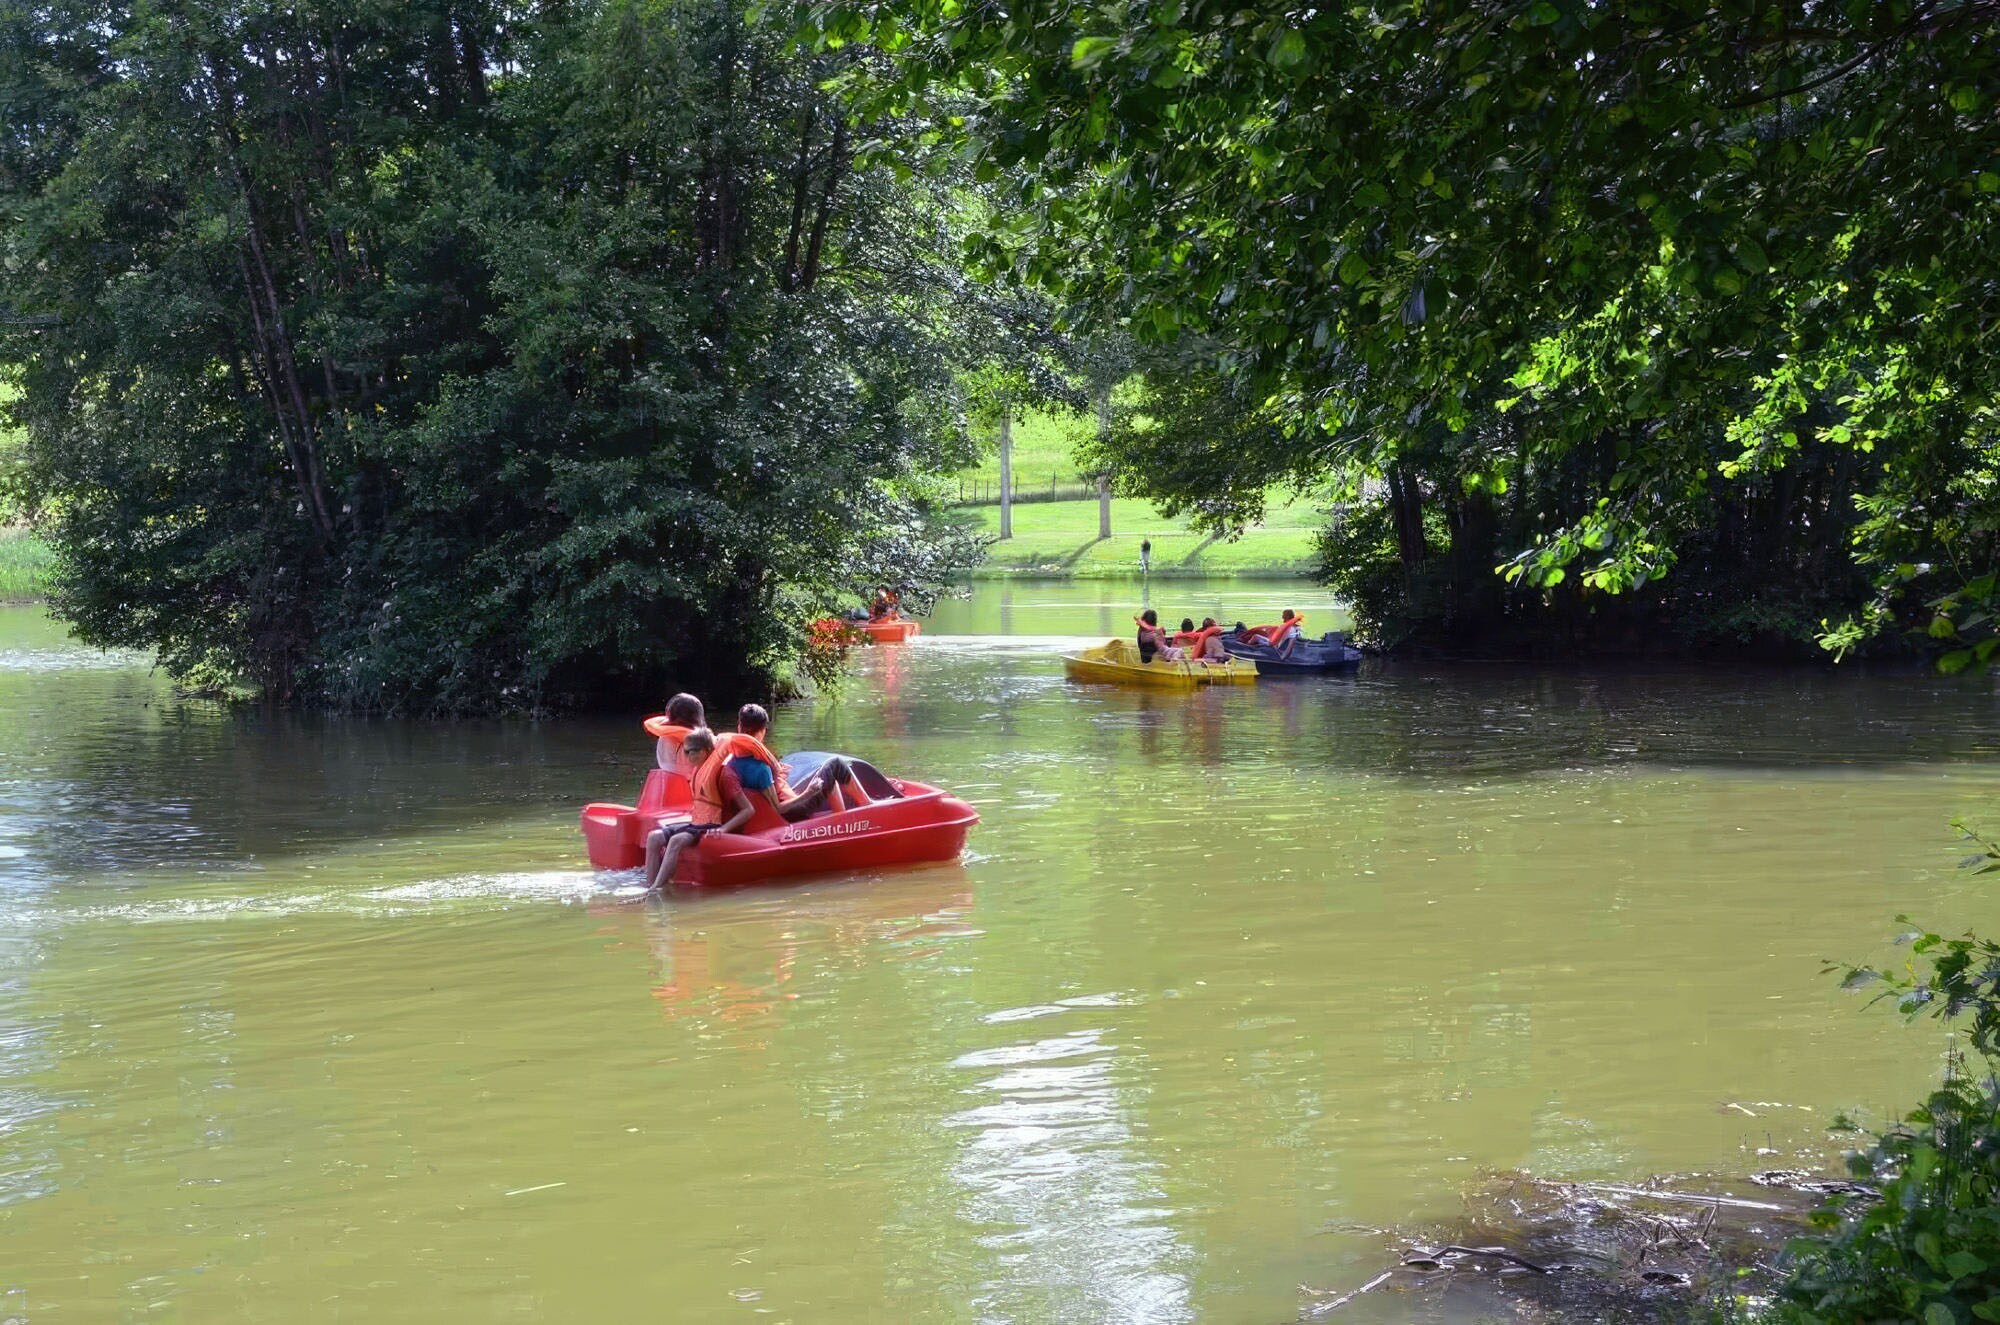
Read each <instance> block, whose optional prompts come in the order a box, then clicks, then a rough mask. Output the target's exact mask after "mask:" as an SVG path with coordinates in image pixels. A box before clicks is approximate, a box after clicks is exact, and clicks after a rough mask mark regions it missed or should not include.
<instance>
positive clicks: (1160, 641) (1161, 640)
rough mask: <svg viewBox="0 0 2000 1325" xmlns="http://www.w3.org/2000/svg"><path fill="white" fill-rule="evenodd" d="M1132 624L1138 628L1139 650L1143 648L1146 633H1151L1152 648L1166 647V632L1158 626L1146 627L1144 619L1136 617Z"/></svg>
mask: <svg viewBox="0 0 2000 1325" xmlns="http://www.w3.org/2000/svg"><path fill="white" fill-rule="evenodd" d="M1132 624H1133V625H1135V626H1137V627H1138V628H1139V646H1140V647H1141V648H1144V647H1145V644H1146V633H1147V632H1148V631H1151V632H1152V634H1153V647H1154V648H1156V649H1164V648H1165V647H1167V632H1166V631H1165V630H1163V629H1161V628H1160V627H1158V626H1149V625H1147V624H1146V618H1144V617H1137V616H1135V617H1133V618H1132Z"/></svg>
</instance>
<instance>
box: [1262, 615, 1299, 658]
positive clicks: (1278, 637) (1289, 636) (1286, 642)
mask: <svg viewBox="0 0 2000 1325" xmlns="http://www.w3.org/2000/svg"><path fill="white" fill-rule="evenodd" d="M1305 624H1306V619H1305V618H1304V617H1302V616H1300V615H1299V614H1298V613H1297V612H1294V611H1293V610H1292V609H1291V608H1289V607H1288V608H1286V609H1285V614H1284V616H1283V618H1282V619H1280V620H1279V622H1278V624H1277V626H1276V627H1274V628H1271V629H1270V630H1268V631H1267V632H1266V638H1268V639H1269V640H1270V641H1271V647H1272V648H1274V649H1276V650H1277V651H1278V656H1279V657H1280V658H1289V657H1291V656H1292V647H1293V646H1294V645H1296V644H1297V643H1298V642H1299V641H1300V640H1302V639H1304V638H1305V633H1306V632H1305Z"/></svg>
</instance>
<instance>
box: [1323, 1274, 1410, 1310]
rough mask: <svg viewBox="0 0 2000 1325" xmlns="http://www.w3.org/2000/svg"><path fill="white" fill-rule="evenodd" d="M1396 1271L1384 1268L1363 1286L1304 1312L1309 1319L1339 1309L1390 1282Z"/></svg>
mask: <svg viewBox="0 0 2000 1325" xmlns="http://www.w3.org/2000/svg"><path fill="white" fill-rule="evenodd" d="M1395 1273H1396V1272H1395V1271H1394V1270H1384V1271H1382V1273H1380V1274H1378V1275H1376V1276H1375V1277H1374V1278H1373V1279H1370V1280H1369V1281H1368V1282H1367V1283H1365V1284H1363V1285H1361V1287H1359V1288H1357V1289H1355V1290H1354V1291H1353V1292H1351V1293H1342V1294H1341V1295H1340V1296H1339V1297H1337V1298H1335V1299H1333V1301H1331V1302H1322V1303H1320V1304H1319V1305H1318V1306H1312V1307H1307V1308H1306V1309H1305V1313H1304V1314H1305V1318H1306V1319H1307V1320H1311V1319H1313V1318H1314V1317H1315V1316H1324V1315H1327V1314H1329V1313H1331V1312H1335V1311H1338V1310H1340V1309H1341V1308H1342V1307H1344V1306H1346V1305H1347V1304H1348V1303H1349V1302H1352V1301H1353V1300H1354V1299H1355V1298H1357V1297H1360V1296H1361V1295H1362V1294H1363V1293H1365V1292H1367V1291H1368V1290H1369V1289H1371V1288H1380V1287H1381V1286H1382V1285H1383V1284H1386V1283H1388V1282H1389V1280H1390V1278H1391V1277H1392V1276H1393V1275H1394V1274H1395Z"/></svg>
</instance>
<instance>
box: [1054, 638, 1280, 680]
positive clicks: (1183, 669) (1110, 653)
mask: <svg viewBox="0 0 2000 1325" xmlns="http://www.w3.org/2000/svg"><path fill="white" fill-rule="evenodd" d="M1063 675H1064V676H1066V677H1068V678H1069V679H1070V680H1072V681H1085V682H1091V683H1095V684H1098V685H1120V686H1146V687H1149V688H1152V689H1156V690H1193V689H1195V688H1196V687H1198V686H1206V685H1249V684H1250V683H1252V682H1253V681H1255V680H1256V679H1257V664H1256V663H1254V662H1245V661H1243V660H1242V659H1240V658H1232V659H1230V660H1229V661H1228V662H1226V663H1204V662H1163V661H1161V660H1160V659H1158V658H1155V659H1153V661H1151V662H1149V663H1142V662H1140V661H1139V646H1138V645H1137V644H1134V643H1133V642H1132V641H1131V640H1127V639H1115V640H1110V641H1108V642H1106V643H1104V644H1100V645H1098V646H1097V647H1096V648H1093V649H1084V650H1082V651H1081V652H1078V653H1065V654H1064V655H1063Z"/></svg>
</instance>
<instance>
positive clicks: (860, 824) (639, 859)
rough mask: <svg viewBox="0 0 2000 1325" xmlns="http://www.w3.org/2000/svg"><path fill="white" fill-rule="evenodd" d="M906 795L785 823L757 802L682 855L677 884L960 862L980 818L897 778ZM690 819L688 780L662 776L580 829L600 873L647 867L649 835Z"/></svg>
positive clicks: (592, 810) (588, 809)
mask: <svg viewBox="0 0 2000 1325" xmlns="http://www.w3.org/2000/svg"><path fill="white" fill-rule="evenodd" d="M891 781H892V782H894V783H895V785H896V787H897V789H898V790H900V791H901V792H902V793H903V795H902V796H901V798H899V799H896V800H878V801H876V802H874V803H873V804H871V805H863V806H859V807H857V808H855V809H851V810H844V811H842V812H840V813H839V814H822V815H816V816H814V817H813V818H811V819H806V820H803V821H801V822H799V823H786V822H785V821H784V820H782V819H780V818H779V817H778V816H777V814H776V812H775V811H773V810H771V809H770V807H769V806H768V805H767V804H765V803H763V802H761V801H760V802H758V805H757V817H755V818H753V819H752V820H751V821H750V824H749V829H748V831H746V832H742V833H709V834H707V835H706V836H704V837H703V838H702V839H701V841H700V843H698V844H697V845H696V846H694V847H692V848H690V849H688V850H686V851H684V852H682V853H681V858H680V861H679V863H678V864H677V865H676V866H675V869H674V877H673V882H675V883H677V884H684V885H687V886H689V887H696V888H726V887H732V886H734V885H737V884H745V883H760V882H763V881H765V880H769V879H783V878H791V877H793V876H796V875H800V874H827V873H835V872H839V871H844V870H866V869H874V868H876V867H878V866H882V865H908V864H914V863H917V862H921V861H936V860H956V859H958V857H959V855H960V853H961V852H963V851H964V850H965V837H966V834H967V833H969V832H970V831H971V830H972V825H974V824H976V823H978V822H979V812H978V811H977V810H975V809H973V808H972V807H971V806H970V805H968V804H966V803H965V802H964V801H962V800H960V799H959V798H958V797H956V796H953V795H950V794H948V793H947V792H945V791H943V790H941V789H939V788H937V787H932V786H928V785H926V784H924V783H922V782H905V781H902V780H900V779H893V778H892V779H891ZM686 819H687V783H686V781H685V779H682V778H680V777H677V776H675V775H672V774H668V773H664V772H660V771H658V770H655V771H654V772H653V773H652V774H651V775H650V776H648V777H647V779H646V788H645V791H644V792H643V793H641V795H640V797H639V804H638V806H637V807H633V806H629V805H614V804H610V803H607V802H599V803H596V804H592V805H586V806H584V808H583V815H582V818H581V821H580V826H581V828H582V829H583V840H584V845H585V847H586V848H587V849H588V851H589V853H590V863H591V864H592V865H594V866H596V867H597V868H598V869H605V870H624V869H637V868H638V867H639V866H641V865H643V864H645V861H646V835H647V834H648V833H650V832H652V831H653V829H655V828H658V827H661V826H662V825H666V824H672V823H675V822H685V821H686Z"/></svg>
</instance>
